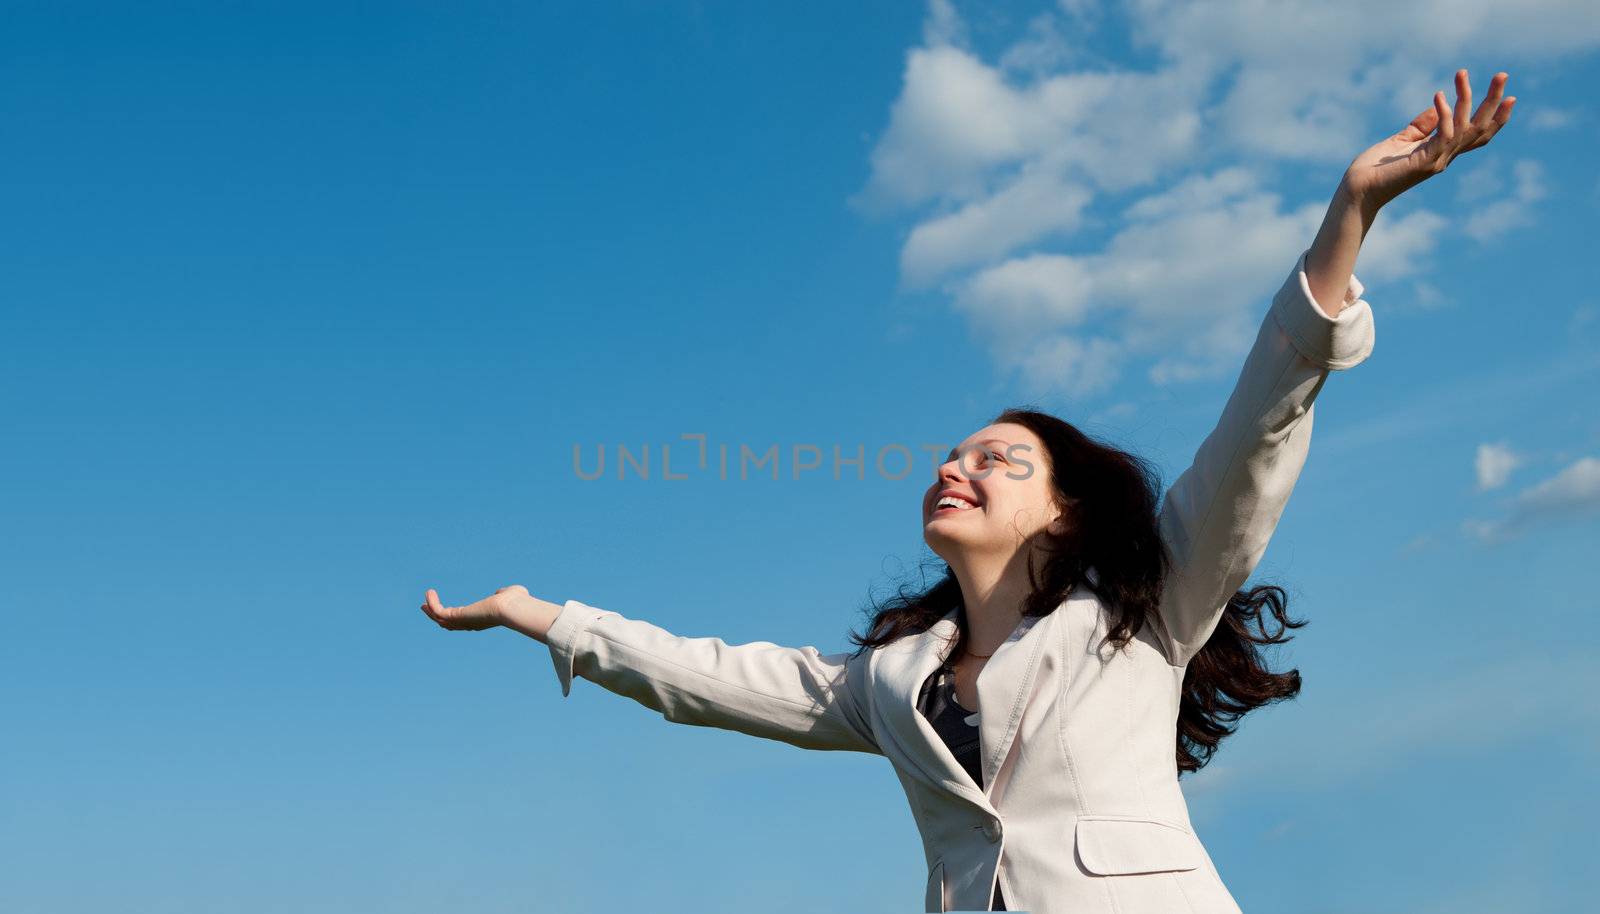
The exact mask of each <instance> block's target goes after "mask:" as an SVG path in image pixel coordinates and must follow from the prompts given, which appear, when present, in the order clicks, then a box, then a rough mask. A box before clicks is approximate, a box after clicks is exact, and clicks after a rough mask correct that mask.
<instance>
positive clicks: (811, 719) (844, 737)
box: [546, 600, 882, 755]
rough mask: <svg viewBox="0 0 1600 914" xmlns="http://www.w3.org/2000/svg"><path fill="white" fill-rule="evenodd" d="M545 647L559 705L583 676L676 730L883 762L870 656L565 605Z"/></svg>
mask: <svg viewBox="0 0 1600 914" xmlns="http://www.w3.org/2000/svg"><path fill="white" fill-rule="evenodd" d="M546 643H547V644H548V645H549V648H550V659H551V661H552V662H554V664H555V669H556V677H557V679H559V680H560V682H561V695H562V697H563V698H564V697H566V696H568V695H570V694H572V677H573V675H574V674H578V675H581V676H582V677H583V678H584V679H587V680H589V681H591V682H593V683H595V684H597V685H599V686H601V687H602V688H605V689H607V690H608V691H611V692H615V693H616V694H618V695H622V696H625V697H627V698H631V699H633V700H634V701H636V702H638V703H639V704H642V705H644V706H645V707H647V708H650V709H651V710H653V711H656V712H658V713H660V714H661V716H662V717H664V718H666V719H667V720H669V721H672V722H673V723H679V724H689V725H691V726H697V727H717V728H720V729H724V730H736V731H738V732H740V733H747V734H749V735H751V736H759V737H762V738H764V739H772V740H778V741H780V742H785V743H789V744H790V745H793V746H799V747H800V748H802V749H824V750H843V751H853V752H870V753H874V754H878V755H881V754H882V750H881V749H880V748H879V747H878V743H877V739H876V738H875V736H874V735H873V732H872V727H871V725H870V724H869V723H868V720H869V718H868V710H867V709H868V707H869V705H868V697H867V689H866V667H865V664H866V660H867V655H866V654H864V653H863V654H861V655H859V656H858V657H853V656H851V654H849V653H838V654H823V653H821V652H819V651H818V650H817V649H816V648H815V647H800V648H793V647H782V646H779V645H776V644H773V643H771V642H768V641H754V642H751V643H749V644H727V643H726V642H724V641H723V640H722V639H721V638H686V637H683V636H681V635H675V634H673V633H671V632H669V631H667V630H665V629H663V628H660V627H659V626H656V625H652V624H651V623H649V622H645V621H643V620H640V619H629V618H626V617H624V616H623V615H621V614H620V613H616V612H612V611H610V610H605V609H599V608H597V607H594V606H590V605H588V604H586V603H581V602H579V601H577V600H568V601H567V602H566V603H565V604H564V605H563V606H562V608H561V612H560V613H559V614H558V615H557V616H556V620H555V622H554V623H552V625H551V626H550V630H549V632H548V633H547V634H546Z"/></svg>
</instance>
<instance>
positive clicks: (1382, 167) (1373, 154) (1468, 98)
mask: <svg viewBox="0 0 1600 914" xmlns="http://www.w3.org/2000/svg"><path fill="white" fill-rule="evenodd" d="M1509 78H1510V77H1509V75H1508V74H1506V73H1496V74H1495V75H1494V78H1493V79H1492V80H1490V81H1489V97H1488V98H1485V99H1484V100H1483V104H1482V105H1479V106H1478V110H1477V111H1476V112H1474V113H1473V114H1472V115H1471V116H1470V117H1469V116H1468V114H1467V111H1468V109H1469V108H1471V107H1472V84H1471V83H1470V82H1468V80H1467V71H1466V70H1464V69H1462V70H1457V71H1456V106H1455V110H1454V111H1452V110H1451V109H1449V108H1447V107H1446V106H1445V100H1444V93H1443V92H1435V93H1434V95H1433V105H1432V106H1431V107H1429V108H1427V109H1425V110H1424V111H1423V112H1422V113H1421V114H1419V115H1417V116H1416V117H1415V118H1413V119H1412V121H1411V123H1409V124H1407V125H1406V126H1405V128H1404V129H1402V130H1401V131H1400V132H1399V133H1396V134H1395V135H1393V136H1391V137H1389V138H1388V139H1386V140H1383V141H1382V142H1379V143H1378V144H1376V145H1374V146H1373V147H1372V148H1370V149H1368V150H1367V151H1365V152H1363V153H1361V155H1359V156H1356V159H1355V161H1354V162H1352V163H1350V168H1349V170H1347V171H1346V172H1345V186H1346V187H1347V188H1348V189H1349V190H1350V191H1351V192H1352V193H1353V194H1355V195H1356V197H1357V198H1358V199H1360V200H1362V201H1364V202H1365V203H1366V205H1368V206H1371V207H1374V208H1376V207H1379V206H1382V205H1383V204H1385V203H1388V202H1389V201H1390V200H1393V199H1394V198H1395V197H1398V196H1399V195H1400V194H1401V193H1403V192H1405V191H1406V190H1407V189H1408V188H1411V187H1413V186H1415V185H1417V184H1420V183H1422V182H1423V181H1425V180H1427V179H1428V178H1429V177H1431V176H1433V175H1436V174H1438V173H1439V172H1442V171H1444V170H1445V168H1446V167H1447V166H1448V165H1449V164H1450V161H1451V160H1452V159H1454V158H1455V157H1456V156H1458V155H1460V154H1461V153H1463V152H1466V151H1468V150H1471V149H1477V148H1478V147H1479V146H1482V145H1484V144H1485V143H1487V142H1489V140H1490V139H1492V138H1493V137H1494V135H1495V134H1496V133H1498V132H1500V128H1501V127H1504V126H1505V125H1506V122H1507V121H1509V120H1510V119H1511V108H1512V106H1513V105H1515V104H1516V101H1517V97H1516V96H1514V95H1513V96H1510V97H1506V98H1504V99H1502V93H1503V92H1504V90H1505V85H1506V80H1507V79H1509Z"/></svg>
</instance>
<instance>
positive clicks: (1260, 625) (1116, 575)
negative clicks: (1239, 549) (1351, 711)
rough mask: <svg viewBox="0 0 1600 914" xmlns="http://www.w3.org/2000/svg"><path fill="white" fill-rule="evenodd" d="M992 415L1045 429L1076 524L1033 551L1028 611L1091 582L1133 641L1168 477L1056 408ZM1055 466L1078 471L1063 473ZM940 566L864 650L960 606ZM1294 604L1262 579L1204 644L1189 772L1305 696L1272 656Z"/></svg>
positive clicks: (1189, 723)
mask: <svg viewBox="0 0 1600 914" xmlns="http://www.w3.org/2000/svg"><path fill="white" fill-rule="evenodd" d="M994 422H995V423H1000V422H1010V423H1015V424H1017V425H1021V426H1024V427H1026V428H1027V429H1029V430H1030V431H1032V432H1033V433H1034V434H1035V435H1038V436H1039V440H1040V441H1042V442H1043V443H1044V449H1045V457H1046V462H1047V464H1048V467H1049V468H1050V469H1051V472H1050V479H1051V483H1052V484H1051V491H1052V492H1053V493H1054V495H1055V497H1056V500H1057V502H1058V504H1059V505H1060V506H1061V507H1062V509H1063V511H1064V512H1065V516H1066V517H1068V518H1070V519H1071V520H1072V521H1073V522H1072V523H1071V524H1070V525H1069V529H1068V530H1067V532H1066V533H1064V534H1061V535H1060V536H1054V535H1051V534H1049V533H1048V532H1046V533H1041V534H1040V535H1041V536H1044V537H1048V538H1049V542H1048V543H1047V544H1046V545H1048V547H1049V548H1048V549H1047V550H1046V552H1047V557H1046V558H1045V559H1044V561H1043V567H1042V568H1036V567H1035V564H1036V563H1035V562H1034V560H1033V556H1032V550H1031V549H1030V554H1029V557H1028V576H1029V579H1030V580H1031V581H1032V583H1033V588H1032V592H1031V593H1030V595H1029V597H1028V600H1027V602H1026V604H1025V605H1024V607H1023V615H1024V616H1045V615H1048V614H1050V613H1052V612H1054V611H1055V610H1056V607H1058V606H1059V605H1060V604H1061V602H1062V601H1063V600H1065V599H1066V597H1067V595H1068V594H1069V593H1070V592H1071V591H1072V589H1073V588H1074V587H1076V586H1078V584H1079V583H1083V584H1084V585H1085V586H1088V587H1090V588H1091V589H1092V590H1093V591H1094V592H1095V594H1096V595H1098V596H1099V598H1100V601H1101V603H1102V604H1103V605H1104V606H1105V607H1106V610H1107V612H1108V613H1109V614H1110V615H1111V618H1110V619H1109V620H1108V628H1109V635H1108V639H1109V640H1110V642H1111V643H1112V644H1113V645H1115V646H1116V647H1117V648H1121V647H1123V646H1125V645H1126V644H1127V643H1128V642H1129V641H1131V640H1133V637H1134V635H1136V634H1137V633H1138V632H1139V630H1140V629H1141V628H1143V627H1144V624H1145V622H1146V620H1147V619H1149V618H1150V617H1152V616H1153V615H1154V614H1155V613H1156V611H1157V607H1158V605H1159V603H1160V600H1161V588H1162V585H1163V583H1164V581H1165V580H1166V577H1167V572H1168V570H1169V569H1170V567H1171V564H1172V559H1171V556H1170V555H1169V554H1168V552H1167V549H1166V545H1165V543H1164V542H1163V541H1162V539H1161V534H1160V529H1159V527H1158V521H1157V518H1158V517H1159V506H1160V500H1159V498H1160V491H1161V480H1160V476H1159V474H1158V473H1157V472H1156V471H1155V470H1154V469H1152V468H1151V466H1150V465H1149V464H1147V463H1146V462H1145V461H1143V460H1141V459H1140V458H1138V457H1136V456H1134V455H1132V454H1130V453H1127V452H1126V451H1122V450H1119V449H1117V448H1115V447H1112V446H1110V445H1107V444H1104V443H1102V442H1099V441H1096V440H1094V439H1093V438H1090V437H1089V436H1087V435H1085V434H1084V433H1083V432H1081V431H1080V430H1079V429H1078V428H1077V427H1076V426H1074V425H1072V424H1071V423H1069V422H1066V421H1064V420H1062V419H1059V418H1057V417H1055V416H1052V415H1050V414H1048V413H1043V412H1038V411H1036V410H1032V409H1024V408H1015V409H1008V410H1006V411H1004V412H1002V413H1001V414H1000V415H999V416H996V417H995V419H994ZM1056 467H1066V468H1070V472H1059V473H1058V472H1055V470H1054V468H1056ZM933 567H935V568H940V567H942V568H943V573H942V575H940V577H939V580H938V581H937V582H935V583H934V584H933V586H931V587H926V588H912V587H910V585H901V586H900V587H899V589H898V593H897V594H896V595H895V596H894V597H892V598H890V599H888V600H887V601H883V602H879V601H876V600H874V601H873V602H874V606H873V610H872V613H871V614H872V621H871V623H870V625H869V626H868V628H867V634H866V635H865V636H861V635H857V634H856V633H855V632H851V633H850V640H851V641H852V642H853V643H855V644H857V645H859V646H860V647H859V650H857V651H856V653H857V654H860V653H861V652H862V651H865V650H867V649H868V648H875V647H882V646H884V645H886V644H889V643H891V642H893V641H896V640H898V639H900V638H902V637H905V636H906V635H911V634H916V633H918V632H922V631H926V630H927V629H929V628H931V627H932V626H933V624H934V623H935V622H938V621H939V620H940V619H942V618H944V616H945V614H946V613H948V612H950V610H951V609H954V608H956V607H958V606H959V605H960V604H961V587H960V584H959V583H958V582H957V580H956V577H955V573H954V572H953V571H951V570H950V567H949V566H948V565H946V564H945V563H944V562H943V561H939V562H936V563H934V565H933ZM1090 568H1093V569H1094V571H1095V580H1094V582H1093V583H1091V582H1089V581H1088V580H1087V579H1086V578H1085V572H1086V571H1087V570H1088V569H1090ZM1285 606H1286V599H1285V594H1284V591H1283V588H1281V587H1277V586H1274V585H1260V586H1257V587H1254V588H1251V589H1248V590H1241V591H1239V592H1238V593H1236V594H1234V596H1233V597H1231V598H1230V599H1229V600H1228V604H1227V607H1226V608H1225V609H1224V611H1223V615H1222V619H1221V621H1220V622H1218V624H1217V627H1216V630H1215V631H1213V632H1212V634H1211V636H1210V638H1209V639H1208V640H1207V641H1206V643H1205V646H1204V647H1203V648H1201V650H1200V651H1199V653H1198V654H1196V655H1195V656H1194V657H1193V658H1192V659H1191V660H1190V661H1189V664H1188V666H1187V667H1186V668H1185V670H1184V674H1183V694H1182V697H1181V701H1180V704H1179V708H1178V727H1177V733H1176V734H1175V739H1176V745H1177V767H1178V772H1179V774H1180V776H1181V774H1182V772H1185V771H1199V770H1200V768H1201V767H1203V766H1204V765H1205V764H1206V763H1207V762H1209V761H1210V760H1211V756H1212V755H1213V754H1214V753H1215V752H1216V750H1217V744H1218V743H1220V742H1221V741H1222V739H1223V738H1224V737H1226V736H1228V735H1229V734H1231V733H1233V732H1234V730H1235V729H1237V721H1238V720H1239V718H1241V717H1243V716H1244V715H1245V714H1247V713H1249V712H1250V711H1253V710H1255V709H1256V708H1258V707H1261V706H1262V705H1264V704H1268V703H1269V702H1275V701H1282V700H1285V699H1290V698H1293V697H1295V696H1296V695H1297V694H1299V692H1300V672H1299V670H1289V671H1287V672H1282V673H1279V672H1274V671H1273V670H1271V669H1270V668H1268V666H1267V663H1266V658H1265V657H1264V655H1263V653H1262V649H1263V648H1264V647H1265V646H1266V645H1269V644H1279V643H1282V642H1285V641H1289V640H1292V636H1290V635H1289V634H1288V629H1290V628H1299V627H1301V626H1303V625H1305V624H1306V623H1305V622H1304V621H1303V620H1302V621H1294V620H1291V619H1289V617H1288V615H1287V613H1286V610H1285ZM1264 609H1265V610H1267V611H1269V612H1270V613H1271V615H1272V617H1273V619H1274V620H1276V622H1277V631H1276V632H1270V633H1269V632H1268V631H1267V626H1266V623H1265V616H1264V614H1263V612H1262V611H1263V610H1264ZM957 619H958V621H959V623H960V624H959V625H958V629H959V634H958V636H957V640H956V643H955V645H954V648H953V651H952V653H951V654H950V656H951V657H959V656H960V655H961V653H962V651H964V650H965V649H966V643H967V626H966V617H965V615H964V611H963V613H958V615H957Z"/></svg>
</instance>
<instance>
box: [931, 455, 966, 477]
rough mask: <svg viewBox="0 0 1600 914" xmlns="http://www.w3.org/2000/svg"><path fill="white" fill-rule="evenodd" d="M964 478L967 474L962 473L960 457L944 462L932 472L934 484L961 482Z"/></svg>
mask: <svg viewBox="0 0 1600 914" xmlns="http://www.w3.org/2000/svg"><path fill="white" fill-rule="evenodd" d="M966 478H967V474H966V473H965V472H963V471H962V467H961V457H960V455H957V456H955V457H952V458H950V459H949V460H946V461H945V462H944V463H942V464H940V465H939V466H937V467H935V468H934V471H933V480H934V482H936V483H942V482H961V481H963V480H965V479H966Z"/></svg>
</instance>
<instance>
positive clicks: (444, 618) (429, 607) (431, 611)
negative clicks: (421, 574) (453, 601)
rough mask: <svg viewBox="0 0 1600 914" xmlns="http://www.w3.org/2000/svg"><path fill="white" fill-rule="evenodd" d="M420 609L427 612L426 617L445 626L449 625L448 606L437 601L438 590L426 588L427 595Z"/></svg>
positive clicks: (449, 614)
mask: <svg viewBox="0 0 1600 914" xmlns="http://www.w3.org/2000/svg"><path fill="white" fill-rule="evenodd" d="M422 611H423V612H425V613H427V614H428V618H430V619H432V620H433V621H435V622H437V623H439V624H440V625H442V626H444V627H445V628H449V627H450V624H451V620H450V617H451V612H450V607H448V606H445V605H444V604H442V603H440V602H439V592H438V591H436V590H434V589H433V588H432V587H429V588H428V593H427V596H426V597H425V598H424V600H423V602H422Z"/></svg>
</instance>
